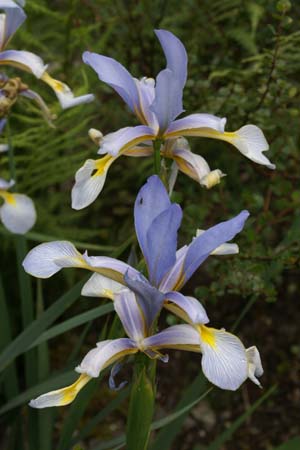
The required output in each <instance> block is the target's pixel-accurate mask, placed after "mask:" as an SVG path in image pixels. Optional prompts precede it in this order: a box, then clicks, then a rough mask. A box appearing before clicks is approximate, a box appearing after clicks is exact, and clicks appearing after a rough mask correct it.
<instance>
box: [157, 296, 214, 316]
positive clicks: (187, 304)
mask: <svg viewBox="0 0 300 450" xmlns="http://www.w3.org/2000/svg"><path fill="white" fill-rule="evenodd" d="M164 307H165V308H167V309H168V310H169V311H172V312H173V313H174V314H176V315H177V316H179V317H180V318H182V319H183V320H185V321H186V322H189V323H192V324H206V323H208V322H209V318H208V317H207V314H206V311H205V309H204V307H203V306H202V305H201V303H200V302H199V300H197V299H196V298H194V297H189V296H186V295H183V294H181V293H180V292H168V293H167V294H166V295H165V299H164Z"/></svg>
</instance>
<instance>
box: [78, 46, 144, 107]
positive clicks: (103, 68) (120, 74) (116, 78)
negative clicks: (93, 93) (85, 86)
mask: <svg viewBox="0 0 300 450" xmlns="http://www.w3.org/2000/svg"><path fill="white" fill-rule="evenodd" d="M82 59H83V62H85V63H86V64H88V65H89V66H91V67H92V68H93V69H94V70H95V72H96V73H97V75H98V77H99V79H100V80H101V81H103V82H104V83H107V84H108V85H109V86H111V87H112V88H113V89H114V90H115V91H116V92H117V93H118V94H119V95H120V96H121V97H122V99H123V100H124V102H125V103H126V104H127V105H128V107H129V108H130V109H131V111H132V112H136V110H137V109H138V107H139V94H138V90H137V87H136V85H135V82H134V79H133V77H132V76H131V75H130V73H129V72H128V70H127V69H125V67H124V66H122V64H120V63H119V62H117V61H115V60H114V59H112V58H109V57H107V56H103V55H98V54H97V53H91V52H84V53H83V55H82Z"/></svg>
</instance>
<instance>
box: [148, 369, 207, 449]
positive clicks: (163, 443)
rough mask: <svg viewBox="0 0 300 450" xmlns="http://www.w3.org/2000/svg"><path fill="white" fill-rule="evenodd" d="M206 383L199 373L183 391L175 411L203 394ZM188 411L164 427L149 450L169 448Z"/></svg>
mask: <svg viewBox="0 0 300 450" xmlns="http://www.w3.org/2000/svg"><path fill="white" fill-rule="evenodd" d="M206 385H207V381H206V379H205V377H204V375H203V374H202V373H200V374H199V375H198V376H197V377H196V378H195V380H194V381H193V382H192V383H191V384H190V385H189V386H188V388H187V389H186V390H185V391H184V393H183V395H182V397H181V400H180V401H179V403H178V405H177V407H176V410H175V411H179V410H181V409H182V408H183V407H185V406H187V405H188V404H189V403H190V402H191V401H193V399H194V398H195V397H198V396H199V394H202V393H203V392H204V389H205V386H206ZM188 413H189V411H186V412H185V413H184V414H182V415H181V416H180V417H179V418H178V419H177V420H174V421H173V422H172V423H170V424H169V425H168V426H165V427H164V428H163V429H162V430H161V431H160V432H159V433H158V435H157V436H156V439H155V441H154V443H153V444H152V446H151V450H160V449H162V448H163V449H168V448H171V445H172V442H173V441H174V439H175V438H176V436H177V434H178V433H179V432H180V430H181V427H182V424H183V422H184V421H185V419H186V417H187V416H188Z"/></svg>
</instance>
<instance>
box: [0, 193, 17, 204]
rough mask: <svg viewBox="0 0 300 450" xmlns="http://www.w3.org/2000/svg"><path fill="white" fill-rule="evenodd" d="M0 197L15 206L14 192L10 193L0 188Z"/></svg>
mask: <svg viewBox="0 0 300 450" xmlns="http://www.w3.org/2000/svg"><path fill="white" fill-rule="evenodd" d="M0 197H2V198H3V200H4V201H5V202H6V203H9V204H10V205H12V206H15V205H16V203H17V202H16V199H15V196H14V194H11V193H10V192H6V191H2V190H0Z"/></svg>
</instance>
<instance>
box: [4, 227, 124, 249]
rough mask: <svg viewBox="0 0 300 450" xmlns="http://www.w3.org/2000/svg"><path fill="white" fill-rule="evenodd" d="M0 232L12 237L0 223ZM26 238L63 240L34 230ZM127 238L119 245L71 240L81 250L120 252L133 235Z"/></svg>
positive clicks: (47, 240)
mask: <svg viewBox="0 0 300 450" xmlns="http://www.w3.org/2000/svg"><path fill="white" fill-rule="evenodd" d="M0 234H1V235H3V236H7V237H12V234H11V233H10V232H9V231H8V230H7V229H6V228H4V227H3V226H2V225H0ZM26 239H27V240H28V241H32V242H52V241H62V240H65V238H64V236H49V235H47V234H43V233H36V232H34V231H29V232H28V233H26ZM129 239H130V241H129ZM129 239H128V240H127V241H125V242H124V243H123V244H121V245H120V246H119V247H116V246H113V245H99V244H91V243H88V242H81V241H73V240H72V244H74V245H75V247H77V248H78V249H81V250H94V251H99V252H105V253H113V254H115V253H118V254H121V253H122V252H123V251H124V249H125V250H126V248H127V247H128V246H129V245H130V243H131V242H132V240H133V236H132V237H131V238H129ZM119 249H121V250H122V251H121V252H120V250H119Z"/></svg>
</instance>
